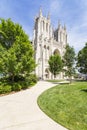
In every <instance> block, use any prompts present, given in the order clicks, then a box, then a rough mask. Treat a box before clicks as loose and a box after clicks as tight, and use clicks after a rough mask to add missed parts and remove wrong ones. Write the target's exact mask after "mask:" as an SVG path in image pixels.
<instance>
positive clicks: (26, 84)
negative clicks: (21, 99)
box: [20, 81, 29, 89]
mask: <svg viewBox="0 0 87 130" xmlns="http://www.w3.org/2000/svg"><path fill="white" fill-rule="evenodd" d="M20 85H21V87H22V89H27V88H28V87H29V85H28V82H27V81H22V82H20Z"/></svg>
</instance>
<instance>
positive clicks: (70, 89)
mask: <svg viewBox="0 0 87 130" xmlns="http://www.w3.org/2000/svg"><path fill="white" fill-rule="evenodd" d="M38 104H39V106H40V108H41V109H42V111H44V112H45V113H46V114H47V115H48V116H49V117H51V118H52V119H53V120H55V121H56V122H58V123H59V124H61V125H63V126H65V127H66V128H68V129H69V130H87V82H75V83H73V84H71V85H58V86H56V87H53V88H51V89H49V90H47V91H45V92H44V93H42V94H41V95H40V96H39V98H38Z"/></svg>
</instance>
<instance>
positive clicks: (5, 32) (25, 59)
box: [0, 19, 36, 82]
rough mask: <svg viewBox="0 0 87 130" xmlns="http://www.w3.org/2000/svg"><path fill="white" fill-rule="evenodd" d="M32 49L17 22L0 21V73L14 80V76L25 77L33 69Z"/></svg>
mask: <svg viewBox="0 0 87 130" xmlns="http://www.w3.org/2000/svg"><path fill="white" fill-rule="evenodd" d="M33 54H34V51H33V49H32V46H31V44H30V41H29V39H28V36H27V35H26V34H25V32H24V31H23V29H22V27H21V26H20V25H19V24H15V23H13V22H12V21H11V20H10V19H8V20H4V19H1V22H0V73H2V74H4V75H5V77H10V80H11V81H13V82H14V81H15V77H16V76H17V77H18V76H20V75H21V76H22V77H26V75H27V74H30V73H31V72H32V71H33V70H34V69H35V66H36V65H35V61H34V58H33Z"/></svg>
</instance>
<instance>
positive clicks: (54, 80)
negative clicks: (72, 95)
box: [46, 79, 64, 83]
mask: <svg viewBox="0 0 87 130" xmlns="http://www.w3.org/2000/svg"><path fill="white" fill-rule="evenodd" d="M46 81H48V82H53V83H55V82H62V81H64V80H56V79H53V80H46Z"/></svg>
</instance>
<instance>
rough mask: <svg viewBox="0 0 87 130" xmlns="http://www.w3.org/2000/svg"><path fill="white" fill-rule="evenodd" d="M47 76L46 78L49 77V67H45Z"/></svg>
mask: <svg viewBox="0 0 87 130" xmlns="http://www.w3.org/2000/svg"><path fill="white" fill-rule="evenodd" d="M45 77H46V79H49V69H48V68H46V69H45Z"/></svg>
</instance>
